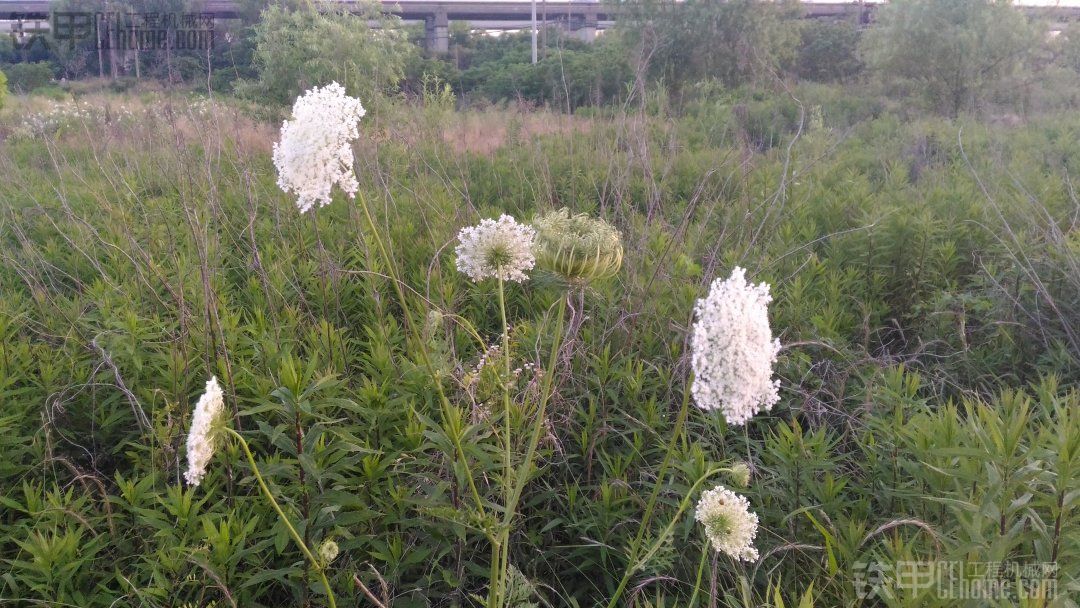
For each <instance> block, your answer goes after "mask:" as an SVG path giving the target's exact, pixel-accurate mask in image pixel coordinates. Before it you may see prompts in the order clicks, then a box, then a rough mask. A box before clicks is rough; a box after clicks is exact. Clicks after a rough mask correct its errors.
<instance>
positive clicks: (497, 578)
mask: <svg viewBox="0 0 1080 608" xmlns="http://www.w3.org/2000/svg"><path fill="white" fill-rule="evenodd" d="M497 274H498V275H499V318H500V320H501V321H502V351H503V352H502V354H503V374H502V383H501V384H502V389H503V390H502V392H503V424H504V425H505V428H504V429H503V478H502V485H503V497H504V500H503V523H502V525H500V526H499V529H498V530H497V531H496V537H495V542H494V543H493V544H492V546H491V563H492V577H491V581H490V589H489V592H488V606H489V607H490V608H498V607H500V606H501V605H502V601H503V600H502V595H503V586H504V585H505V583H506V572H507V568H508V566H509V561H510V525H509V523H510V519H511V518H512V512H511V510H510V509H511V505H510V497H511V495H512V494H513V484H512V483H511V481H510V471H511V469H512V467H513V456H512V455H511V449H510V445H511V442H510V434H511V427H512V426H513V425H512V423H511V416H510V325H509V323H507V321H506V283H505V281H503V277H502V269H501V268H500V269H499V272H498V273H497Z"/></svg>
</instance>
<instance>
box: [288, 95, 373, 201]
mask: <svg viewBox="0 0 1080 608" xmlns="http://www.w3.org/2000/svg"><path fill="white" fill-rule="evenodd" d="M363 116H364V107H363V106H362V105H360V100H359V99H356V98H355V97H349V96H348V95H346V94H345V88H344V87H342V86H341V85H339V84H338V83H336V82H332V83H330V84H328V85H326V86H325V87H322V88H319V87H315V88H313V89H311V90H310V91H308V92H306V93H304V94H303V95H301V96H300V97H298V98H297V99H296V103H294V104H293V109H292V120H286V121H285V122H284V123H282V125H281V141H279V142H277V143H275V144H274V166H275V167H277V171H278V186H280V187H281V189H282V190H284V191H285V192H291V193H293V194H295V195H296V197H297V199H296V206H297V207H299V208H300V212H301V213H304V212H306V211H307V210H308V209H311V208H312V207H313V206H314V205H315V204H316V203H318V204H319V205H320V206H323V205H329V204H330V201H331V196H330V190H331V189H332V188H333V187H334V184H337V185H338V186H340V187H341V189H342V190H343V191H344V192H345V194H347V195H348V196H349V197H350V198H351V197H353V196H356V191H357V189H358V188H359V187H360V184H359V183H358V182H357V181H356V174H355V173H353V169H352V165H353V151H352V142H353V140H355V139H356V138H357V137H359V131H358V130H357V126H356V125H357V123H358V122H360V118H361V117H363Z"/></svg>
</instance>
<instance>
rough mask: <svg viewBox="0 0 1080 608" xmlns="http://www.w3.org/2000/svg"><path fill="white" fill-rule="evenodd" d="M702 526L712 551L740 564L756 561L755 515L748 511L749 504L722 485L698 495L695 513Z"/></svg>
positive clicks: (756, 518)
mask: <svg viewBox="0 0 1080 608" xmlns="http://www.w3.org/2000/svg"><path fill="white" fill-rule="evenodd" d="M694 518H695V519H697V520H698V521H699V522H701V524H702V525H703V526H705V536H707V537H708V538H709V542H711V543H712V546H713V548H715V549H716V550H717V551H722V552H724V553H727V554H728V555H730V556H731V557H733V558H735V559H737V560H742V561H748V562H750V561H755V560H757V558H758V551H757V549H756V548H754V537H755V536H757V528H758V516H757V514H756V513H751V512H750V501H748V500H746V497H745V496H739V495H738V494H736V493H734V492H732V491H731V490H729V489H727V488H725V487H724V486H716V487H715V488H713V489H711V490H706V491H705V492H702V494H701V500H700V501H698V505H697V511H696V513H695V514H694Z"/></svg>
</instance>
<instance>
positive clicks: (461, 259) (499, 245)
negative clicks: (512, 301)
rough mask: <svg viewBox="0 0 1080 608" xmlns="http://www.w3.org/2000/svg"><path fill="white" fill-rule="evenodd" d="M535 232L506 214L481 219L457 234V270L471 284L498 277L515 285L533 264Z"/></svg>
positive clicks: (525, 276) (524, 276) (534, 261)
mask: <svg viewBox="0 0 1080 608" xmlns="http://www.w3.org/2000/svg"><path fill="white" fill-rule="evenodd" d="M535 235H536V231H535V230H533V229H532V228H531V227H530V226H526V225H523V224H519V223H518V222H517V220H515V219H514V218H512V217H510V216H509V215H503V216H501V217H500V218H499V219H498V220H492V219H486V220H481V222H480V224H479V225H476V226H470V227H468V228H462V229H461V232H459V233H458V240H459V241H460V243H458V246H457V248H456V249H455V252H456V253H457V269H458V270H460V271H461V272H464V273H465V274H467V275H469V278H470V279H472V280H473V281H476V282H480V281H483V280H484V279H487V278H500V279H502V280H504V281H516V282H518V283H520V282H522V281H524V280H525V279H527V278H529V277H528V275H526V274H525V271H526V270H531V269H532V267H533V265H534V264H535V263H536V260H535V258H534V257H533V252H532V248H533V237H534V236H535Z"/></svg>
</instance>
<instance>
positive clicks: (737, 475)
mask: <svg viewBox="0 0 1080 608" xmlns="http://www.w3.org/2000/svg"><path fill="white" fill-rule="evenodd" d="M729 474H730V475H731V481H732V482H733V483H734V484H735V485H737V486H739V487H740V488H745V487H747V486H749V485H750V467H749V466H747V464H746V463H745V462H738V463H735V464H734V465H732V467H731V471H730V473H729Z"/></svg>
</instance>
